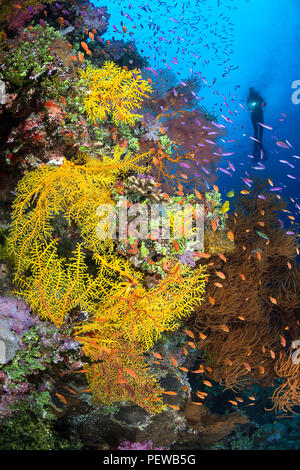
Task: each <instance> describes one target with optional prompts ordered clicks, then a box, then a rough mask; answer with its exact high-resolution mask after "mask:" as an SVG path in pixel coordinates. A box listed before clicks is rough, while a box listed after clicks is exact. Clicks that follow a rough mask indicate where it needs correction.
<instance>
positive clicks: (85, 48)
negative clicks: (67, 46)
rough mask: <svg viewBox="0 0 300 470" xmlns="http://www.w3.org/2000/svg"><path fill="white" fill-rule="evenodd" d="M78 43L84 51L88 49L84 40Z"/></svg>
mask: <svg viewBox="0 0 300 470" xmlns="http://www.w3.org/2000/svg"><path fill="white" fill-rule="evenodd" d="M80 44H81V47H82V49H84V50H85V52H87V51H88V50H89V46H88V45H87V43H86V42H84V41H82V42H81V43H80Z"/></svg>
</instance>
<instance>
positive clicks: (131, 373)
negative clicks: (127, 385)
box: [124, 367, 138, 379]
mask: <svg viewBox="0 0 300 470" xmlns="http://www.w3.org/2000/svg"><path fill="white" fill-rule="evenodd" d="M124 370H125V372H127V374H129V375H130V376H131V377H133V378H134V379H137V378H138V376H137V374H136V373H135V372H134V370H132V369H128V368H127V367H125V368H124Z"/></svg>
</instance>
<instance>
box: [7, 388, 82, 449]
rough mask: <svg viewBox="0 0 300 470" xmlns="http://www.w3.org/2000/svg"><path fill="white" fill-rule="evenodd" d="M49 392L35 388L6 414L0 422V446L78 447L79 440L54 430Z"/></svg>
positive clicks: (12, 447)
mask: <svg viewBox="0 0 300 470" xmlns="http://www.w3.org/2000/svg"><path fill="white" fill-rule="evenodd" d="M51 403H52V400H51V396H50V394H49V392H39V393H38V392H35V393H32V394H31V397H30V401H28V400H21V401H19V402H18V404H17V413H13V414H12V415H11V416H10V417H8V418H6V419H5V420H4V421H3V422H2V423H1V426H0V449H1V450H60V449H81V448H82V445H81V444H80V443H75V444H73V443H71V442H69V441H67V440H65V439H63V438H62V437H61V436H60V435H59V434H58V433H57V432H56V431H55V430H54V422H55V419H56V417H55V415H54V414H53V411H52V405H51Z"/></svg>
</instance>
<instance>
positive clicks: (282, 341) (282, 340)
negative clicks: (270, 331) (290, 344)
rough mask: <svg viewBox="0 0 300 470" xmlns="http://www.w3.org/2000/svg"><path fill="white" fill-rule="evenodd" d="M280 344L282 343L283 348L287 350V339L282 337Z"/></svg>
mask: <svg viewBox="0 0 300 470" xmlns="http://www.w3.org/2000/svg"><path fill="white" fill-rule="evenodd" d="M280 343H281V344H282V346H283V347H284V348H285V346H286V339H285V338H284V336H280Z"/></svg>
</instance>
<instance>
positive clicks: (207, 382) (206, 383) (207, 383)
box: [203, 380, 212, 387]
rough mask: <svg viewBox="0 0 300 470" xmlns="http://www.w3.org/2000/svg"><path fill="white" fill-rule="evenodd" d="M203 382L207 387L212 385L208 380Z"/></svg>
mask: <svg viewBox="0 0 300 470" xmlns="http://www.w3.org/2000/svg"><path fill="white" fill-rule="evenodd" d="M203 383H204V384H205V385H207V386H208V387H212V383H211V382H210V381H209V380H203Z"/></svg>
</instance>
